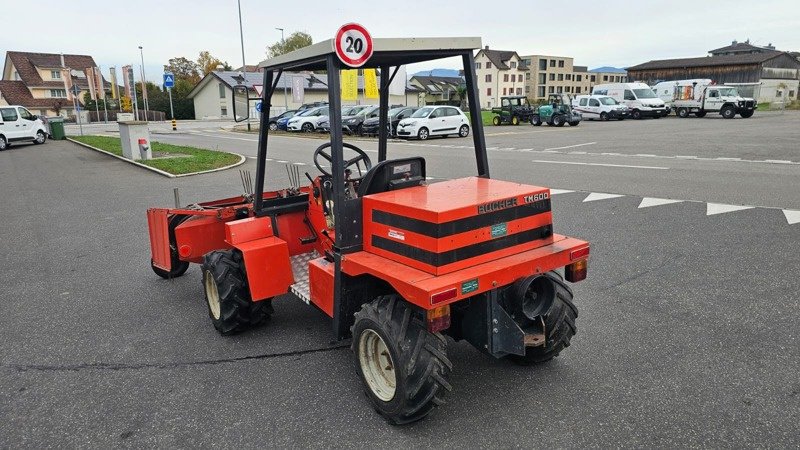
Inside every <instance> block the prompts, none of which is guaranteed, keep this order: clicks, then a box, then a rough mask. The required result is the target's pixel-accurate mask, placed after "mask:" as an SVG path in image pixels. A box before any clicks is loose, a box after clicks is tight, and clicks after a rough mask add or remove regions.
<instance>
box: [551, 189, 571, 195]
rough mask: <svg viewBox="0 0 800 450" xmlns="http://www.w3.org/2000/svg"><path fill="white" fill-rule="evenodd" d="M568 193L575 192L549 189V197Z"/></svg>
mask: <svg viewBox="0 0 800 450" xmlns="http://www.w3.org/2000/svg"><path fill="white" fill-rule="evenodd" d="M570 192H575V191H570V190H568V189H550V195H558V194H569V193H570Z"/></svg>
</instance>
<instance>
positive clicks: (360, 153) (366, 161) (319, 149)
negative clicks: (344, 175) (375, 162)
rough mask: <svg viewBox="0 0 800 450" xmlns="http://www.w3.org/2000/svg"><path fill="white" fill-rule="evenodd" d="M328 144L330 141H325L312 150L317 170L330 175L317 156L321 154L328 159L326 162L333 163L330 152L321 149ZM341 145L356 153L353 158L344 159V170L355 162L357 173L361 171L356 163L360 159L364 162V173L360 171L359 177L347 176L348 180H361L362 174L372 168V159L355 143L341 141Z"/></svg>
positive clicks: (329, 144)
mask: <svg viewBox="0 0 800 450" xmlns="http://www.w3.org/2000/svg"><path fill="white" fill-rule="evenodd" d="M330 146H331V143H330V142H326V143H324V144H322V145H320V146H319V147H317V149H316V150H314V165H315V166H317V170H319V171H320V172H322V174H323V175H327V176H329V177H330V176H332V175H331V173H330V172H328V171H327V170H325V169H323V168H322V165H321V164H320V163H319V157H320V156H322V157H323V158H325V160H327V161H328V163H330V164H333V158H332V157H331V155H330V152H327V153H326V152H324V151H323V150H325V149H326V148H328V147H330ZM342 147H344V148H349V149H350V150H353V151H354V152H356V153H358V156H356V157H355V158H353V159H348V160H345V161H344V168H345V170H346V169H347V168H348V167H350V166H352V165H354V164H355V165H356V167H357V168H358V171H359V173H361V167H360V166H358V163H359V162H361V161H363V162H364V167H365V169H364V173H361V176H360V177H350V178H349V180H350V181H359V180H361V179H362V178H364V175H366V174H367V172H369V169H371V168H372V161H370V159H369V156H367V154H366V153H365V152H364V150H361V149H360V148H358V147H356V146H355V145H352V144H348V143H346V142H343V143H342Z"/></svg>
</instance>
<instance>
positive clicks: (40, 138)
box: [36, 131, 44, 144]
mask: <svg viewBox="0 0 800 450" xmlns="http://www.w3.org/2000/svg"><path fill="white" fill-rule="evenodd" d="M36 142H38V143H40V144H41V143H43V142H44V134H43V133H42V132H41V131H40V132H39V133H36Z"/></svg>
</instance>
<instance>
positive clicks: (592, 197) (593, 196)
mask: <svg viewBox="0 0 800 450" xmlns="http://www.w3.org/2000/svg"><path fill="white" fill-rule="evenodd" d="M617 197H623V195H622V194H606V193H603V192H592V193H590V194H589V195H588V196H586V198H585V199H583V202H584V203H586V202H594V201H597V200H608V199H610V198H617Z"/></svg>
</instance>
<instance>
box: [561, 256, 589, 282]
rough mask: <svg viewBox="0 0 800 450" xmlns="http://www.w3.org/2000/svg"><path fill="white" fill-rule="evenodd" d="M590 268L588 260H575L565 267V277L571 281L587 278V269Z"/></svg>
mask: <svg viewBox="0 0 800 450" xmlns="http://www.w3.org/2000/svg"><path fill="white" fill-rule="evenodd" d="M587 250H588V249H587ZM588 268H589V261H588V260H586V259H582V260H580V261H575V262H574V263H572V264H569V265H568V266H567V267H565V268H564V278H565V279H566V280H567V281H569V282H570V283H577V282H578V281H581V280H585V279H586V270H587V269H588Z"/></svg>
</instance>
